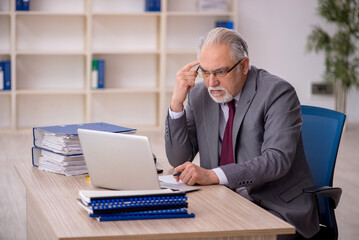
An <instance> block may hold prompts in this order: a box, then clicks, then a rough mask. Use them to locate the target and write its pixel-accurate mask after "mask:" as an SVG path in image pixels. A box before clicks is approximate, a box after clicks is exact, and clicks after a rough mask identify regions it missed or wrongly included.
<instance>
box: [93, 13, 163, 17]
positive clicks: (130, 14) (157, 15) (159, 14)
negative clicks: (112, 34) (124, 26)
mask: <svg viewBox="0 0 359 240" xmlns="http://www.w3.org/2000/svg"><path fill="white" fill-rule="evenodd" d="M92 16H94V17H97V16H99V17H101V16H116V17H121V16H126V17H127V16H137V17H146V16H150V17H153V16H156V17H159V16H161V12H93V13H92Z"/></svg>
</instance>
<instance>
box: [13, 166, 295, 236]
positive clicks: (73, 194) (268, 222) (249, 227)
mask: <svg viewBox="0 0 359 240" xmlns="http://www.w3.org/2000/svg"><path fill="white" fill-rule="evenodd" d="M15 167H16V170H17V172H18V174H19V175H20V177H21V179H22V181H23V182H24V184H25V186H26V191H27V193H26V198H27V201H26V206H27V236H28V239H29V240H30V239H46V240H47V239H201V238H206V239H246V240H249V239H251V240H259V239H265V240H271V239H276V235H278V234H291V233H294V232H295V228H294V227H292V226H291V225H289V224H288V223H286V222H284V221H282V220H280V219H278V218H277V217H275V216H274V215H272V214H270V213H268V212H267V211H265V210H263V209H262V208H260V207H258V206H257V205H255V204H253V203H251V202H250V201H248V200H246V199H244V198H242V197H240V196H239V195H237V194H236V193H234V192H233V191H231V190H229V189H228V188H226V187H224V186H207V187H202V188H201V190H199V191H196V192H191V193H188V194H187V195H188V203H189V212H193V213H195V214H196V217H195V218H190V219H163V220H162V219H159V220H135V221H115V222H98V221H97V220H95V219H93V218H90V217H89V216H88V215H87V213H86V212H85V211H84V210H83V209H82V208H81V207H80V206H79V205H78V203H77V200H76V199H77V198H78V191H79V190H81V189H89V190H92V189H94V188H93V186H92V185H91V184H90V183H88V182H86V181H85V177H84V175H82V176H73V177H65V176H62V175H57V174H53V173H49V172H44V171H40V170H39V169H37V168H36V167H33V166H32V165H31V164H30V163H19V164H16V165H15Z"/></svg>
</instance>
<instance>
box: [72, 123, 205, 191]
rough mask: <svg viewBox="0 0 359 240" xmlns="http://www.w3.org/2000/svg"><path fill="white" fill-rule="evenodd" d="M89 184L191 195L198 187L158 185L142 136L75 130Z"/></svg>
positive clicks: (150, 154) (148, 149) (153, 166)
mask: <svg viewBox="0 0 359 240" xmlns="http://www.w3.org/2000/svg"><path fill="white" fill-rule="evenodd" d="M78 135H79V138H80V143H81V148H82V151H83V154H84V157H85V162H86V166H87V169H88V171H89V175H90V179H91V183H92V184H93V185H94V186H96V187H102V188H109V189H116V190H154V189H161V184H162V185H163V186H162V188H171V189H175V190H181V191H193V190H197V189H199V187H198V186H188V185H186V184H184V183H183V184H168V183H162V182H161V184H160V181H159V179H158V176H157V170H156V166H155V162H154V159H153V155H152V151H151V146H150V142H149V139H148V138H147V137H145V136H139V135H134V134H124V133H109V132H103V131H94V130H87V129H79V130H78Z"/></svg>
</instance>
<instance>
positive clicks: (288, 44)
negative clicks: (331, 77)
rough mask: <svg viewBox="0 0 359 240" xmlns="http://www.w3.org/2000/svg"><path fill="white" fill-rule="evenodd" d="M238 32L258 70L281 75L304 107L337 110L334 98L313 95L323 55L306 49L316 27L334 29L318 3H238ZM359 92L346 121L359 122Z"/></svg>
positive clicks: (353, 93)
mask: <svg viewBox="0 0 359 240" xmlns="http://www.w3.org/2000/svg"><path fill="white" fill-rule="evenodd" d="M238 7H239V11H238V15H239V24H238V27H237V30H238V31H239V32H240V33H241V34H242V36H243V37H244V39H246V41H247V43H248V45H249V58H250V60H251V63H252V64H253V65H255V66H256V67H259V68H263V69H266V70H267V71H269V72H271V73H273V74H275V75H278V76H280V77H282V78H284V79H286V80H287V81H288V82H290V83H291V84H292V85H293V86H294V87H295V89H296V90H297V93H298V96H299V99H300V101H301V103H302V104H308V105H314V106H319V107H325V108H330V109H334V98H333V97H331V96H329V97H328V96H318V95H312V94H311V83H312V82H320V81H321V80H322V76H323V73H324V55H323V54H316V53H314V52H312V53H307V52H306V50H305V45H306V40H307V36H308V35H309V34H310V32H311V30H312V27H313V25H315V24H319V25H320V26H323V28H324V29H328V30H333V26H328V24H326V23H325V22H324V21H323V20H321V19H320V18H319V17H318V16H317V15H316V8H317V1H316V0H270V1H268V0H239V1H238ZM358 47H359V46H358ZM358 103H359V90H358V89H356V88H353V89H351V91H349V94H348V102H347V117H348V118H347V121H348V122H351V123H354V122H356V123H359V106H358Z"/></svg>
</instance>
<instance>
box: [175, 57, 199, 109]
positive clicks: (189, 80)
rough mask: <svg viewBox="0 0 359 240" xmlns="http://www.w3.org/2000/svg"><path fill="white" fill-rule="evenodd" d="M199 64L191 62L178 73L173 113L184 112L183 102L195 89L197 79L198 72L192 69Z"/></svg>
mask: <svg viewBox="0 0 359 240" xmlns="http://www.w3.org/2000/svg"><path fill="white" fill-rule="evenodd" d="M198 64H199V62H198V61H195V62H191V63H189V64H187V65H186V66H184V67H183V68H182V69H180V70H179V71H178V72H177V76H176V83H175V87H174V90H173V95H172V99H171V110H172V111H173V112H181V111H182V110H183V102H184V101H185V100H186V97H187V94H188V92H189V90H191V88H193V87H194V83H195V80H196V77H197V71H191V68H193V67H194V66H196V65H198Z"/></svg>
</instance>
